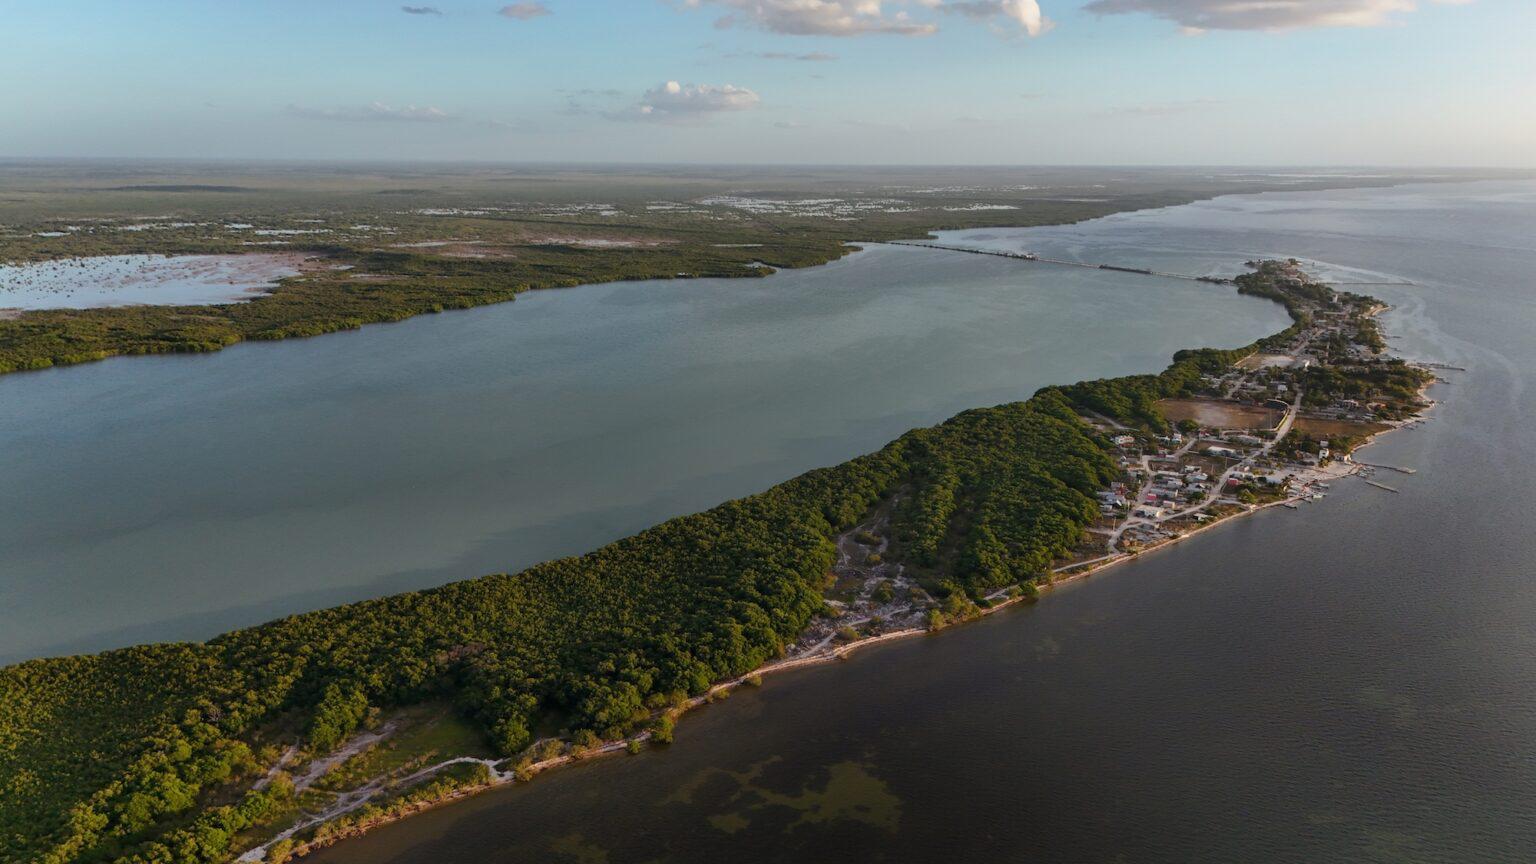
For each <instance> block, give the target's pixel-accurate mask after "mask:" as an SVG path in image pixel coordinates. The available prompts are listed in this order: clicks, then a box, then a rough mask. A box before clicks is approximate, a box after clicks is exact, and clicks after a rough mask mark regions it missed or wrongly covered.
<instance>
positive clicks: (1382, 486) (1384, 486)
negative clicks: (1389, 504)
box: [1365, 480, 1397, 492]
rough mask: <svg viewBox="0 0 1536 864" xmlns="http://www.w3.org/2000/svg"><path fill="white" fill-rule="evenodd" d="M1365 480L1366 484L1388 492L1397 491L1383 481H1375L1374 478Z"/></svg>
mask: <svg viewBox="0 0 1536 864" xmlns="http://www.w3.org/2000/svg"><path fill="white" fill-rule="evenodd" d="M1365 482H1366V484H1367V485H1369V486H1375V487H1376V488H1377V489H1385V490H1387V491H1388V492H1396V491H1397V490H1396V489H1394V488H1392V487H1391V486H1388V485H1387V484H1385V483H1377V482H1376V481H1375V480H1367V481H1365Z"/></svg>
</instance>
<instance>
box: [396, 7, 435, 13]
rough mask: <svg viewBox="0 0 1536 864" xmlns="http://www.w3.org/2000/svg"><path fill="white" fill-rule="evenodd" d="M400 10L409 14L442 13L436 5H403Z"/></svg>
mask: <svg viewBox="0 0 1536 864" xmlns="http://www.w3.org/2000/svg"><path fill="white" fill-rule="evenodd" d="M400 11H401V12H404V13H405V14H407V15H442V14H443V13H442V12H440V11H438V9H437V7H436V6H401V7H400Z"/></svg>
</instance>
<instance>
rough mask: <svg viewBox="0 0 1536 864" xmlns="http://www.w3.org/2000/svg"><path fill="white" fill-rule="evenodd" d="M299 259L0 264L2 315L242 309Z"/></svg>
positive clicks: (125, 258) (123, 258)
mask: <svg viewBox="0 0 1536 864" xmlns="http://www.w3.org/2000/svg"><path fill="white" fill-rule="evenodd" d="M303 257H304V256H303V255H298V254H264V253H256V254H251V255H174V256H164V255H102V256H99V257H95V258H64V259H61V260H58V261H39V262H36V263H32V264H0V309H63V308H70V309H76V308H89V307H93V306H132V305H136V304H152V305H161V306H166V305H170V306H174V305H179V304H208V303H239V302H243V301H246V300H249V299H251V297H252V296H253V294H254V293H256V292H260V291H264V290H266V289H268V288H271V287H272V286H273V285H274V284H275V283H276V282H277V280H279V279H281V278H283V277H285V276H294V275H297V274H298V272H299V266H298V265H299V262H300V261H301V260H302V259H303Z"/></svg>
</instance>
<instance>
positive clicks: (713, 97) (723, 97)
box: [610, 81, 762, 122]
mask: <svg viewBox="0 0 1536 864" xmlns="http://www.w3.org/2000/svg"><path fill="white" fill-rule="evenodd" d="M761 101H762V99H761V97H759V96H758V95H757V94H756V93H754V92H752V91H751V90H748V89H747V88H745V87H737V86H736V85H734V84H722V85H719V86H716V85H714V84H688V85H683V84H679V83H677V82H676V81H668V82H667V83H665V84H662V85H661V86H659V87H653V88H651V89H650V90H647V91H645V93H644V94H643V95H642V96H641V97H640V104H639V105H637V106H635V109H634V111H633V112H631V113H628V114H621V115H610V116H614V117H616V119H631V120H633V119H643V120H661V121H673V122H678V121H681V122H697V121H699V120H702V119H704V118H706V117H709V116H711V115H714V114H723V113H725V112H728V111H745V110H747V109H750V108H756V107H757V104H758V103H759V102H761Z"/></svg>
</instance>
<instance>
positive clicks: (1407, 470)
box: [1350, 459, 1419, 474]
mask: <svg viewBox="0 0 1536 864" xmlns="http://www.w3.org/2000/svg"><path fill="white" fill-rule="evenodd" d="M1350 461H1351V462H1354V463H1355V464H1356V465H1364V466H1365V467H1367V468H1381V469H1384V470H1386V471H1396V472H1397V473H1399V474H1417V473H1419V469H1417V468H1404V467H1402V466H1400V465H1384V464H1382V463H1380V462H1361V461H1360V460H1359V459H1351V460H1350Z"/></svg>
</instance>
